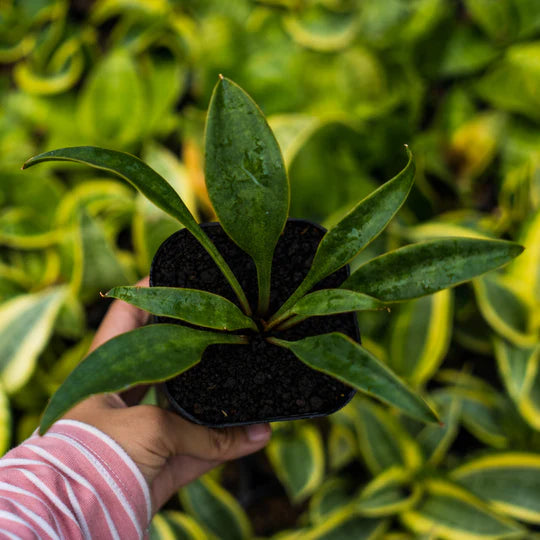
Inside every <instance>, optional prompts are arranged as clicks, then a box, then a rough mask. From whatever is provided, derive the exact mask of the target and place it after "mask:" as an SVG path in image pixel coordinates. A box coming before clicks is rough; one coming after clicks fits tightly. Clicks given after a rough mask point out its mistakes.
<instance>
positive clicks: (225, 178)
mask: <svg viewBox="0 0 540 540" xmlns="http://www.w3.org/2000/svg"><path fill="white" fill-rule="evenodd" d="M205 144H206V149H205V152H206V161H205V175H206V185H207V187H208V194H209V196H210V200H211V201H212V205H213V206H214V210H215V211H216V214H217V215H218V217H219V220H220V222H221V225H222V226H223V228H224V229H225V231H226V232H227V234H228V235H229V236H230V237H231V238H232V239H233V240H234V241H235V242H236V243H237V244H238V245H239V246H240V247H241V248H242V249H243V250H244V251H246V252H247V253H248V254H249V255H251V257H252V258H253V260H254V262H255V265H256V267H257V276H258V283H259V312H260V313H261V314H262V313H265V312H266V310H267V309H268V302H269V296H270V272H271V266H272V257H273V254H274V248H275V246H276V244H277V241H278V239H279V236H280V234H281V232H282V231H283V227H284V226H285V222H286V221H287V215H288V212H289V181H288V179H287V173H286V170H285V165H284V163H283V157H282V155H281V151H280V149H279V146H278V144H277V141H276V139H275V137H274V134H273V133H272V131H271V129H270V127H269V126H268V124H267V122H266V119H265V118H264V116H263V114H262V112H261V110H260V109H259V108H258V107H257V105H256V104H255V102H254V101H253V100H252V99H251V98H250V97H249V96H248V95H247V94H246V93H245V92H244V91H243V90H242V89H241V88H240V87H239V86H237V85H236V84H235V83H233V82H232V81H230V80H229V79H226V78H223V77H222V78H221V79H220V81H218V83H217V85H216V87H215V89H214V93H213V95H212V100H211V102H210V107H209V112H208V119H207V123H206V140H205Z"/></svg>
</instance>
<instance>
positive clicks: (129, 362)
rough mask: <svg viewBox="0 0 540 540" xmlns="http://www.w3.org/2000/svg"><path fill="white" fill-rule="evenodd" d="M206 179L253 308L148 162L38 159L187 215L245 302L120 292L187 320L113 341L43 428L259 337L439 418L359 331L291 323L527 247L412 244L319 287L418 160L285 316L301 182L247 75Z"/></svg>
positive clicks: (213, 145) (214, 138) (389, 186)
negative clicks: (289, 334)
mask: <svg viewBox="0 0 540 540" xmlns="http://www.w3.org/2000/svg"><path fill="white" fill-rule="evenodd" d="M205 144H206V164H205V173H206V184H207V188H208V193H209V196H210V199H211V201H212V204H213V206H214V210H215V212H216V214H217V216H218V217H219V220H220V223H221V226H222V227H223V229H224V230H225V232H226V233H227V235H228V236H229V237H230V238H231V239H232V240H233V241H234V242H235V243H236V244H237V245H238V246H239V247H240V248H241V249H242V250H243V251H244V252H246V253H247V254H248V255H249V256H250V257H251V258H252V260H253V262H254V264H255V267H256V272H257V282H258V303H257V305H250V304H249V302H248V300H247V296H246V293H245V291H244V290H242V287H241V286H240V284H239V282H238V279H237V277H236V276H235V273H234V272H233V270H232V269H231V268H230V267H229V265H228V264H227V262H226V261H225V259H224V257H223V255H222V254H221V253H220V252H219V251H218V249H217V248H216V246H215V245H214V243H212V241H211V240H210V239H209V237H208V236H207V235H206V234H205V232H204V230H203V228H201V227H200V226H199V225H198V224H197V222H196V220H195V219H194V217H193V216H192V214H191V213H190V212H189V210H188V209H187V207H186V205H185V204H184V202H183V201H182V200H181V198H180V197H179V196H178V194H177V193H176V191H175V190H174V189H173V188H172V187H171V186H170V185H169V184H168V183H167V181H166V180H164V179H163V178H162V177H161V176H160V175H158V174H157V173H156V172H155V171H154V170H152V169H151V168H150V167H149V166H147V165H146V164H145V163H143V162H142V161H141V160H139V159H138V158H136V157H134V156H132V155H129V154H126V153H123V152H117V151H113V150H106V149H103V148H96V147H87V146H85V147H74V148H63V149H59V150H53V151H50V152H46V153H43V154H40V155H38V156H35V157H33V158H31V159H29V160H28V161H27V162H26V163H25V164H24V166H23V168H27V167H30V166H32V165H35V164H37V163H41V162H44V161H73V162H79V163H84V164H87V165H90V166H92V167H96V168H98V169H103V170H106V171H108V172H110V173H114V174H116V175H118V176H120V177H122V178H124V179H125V180H126V181H128V182H129V183H130V184H132V185H133V186H134V187H136V188H137V189H138V190H139V191H140V192H141V193H142V194H143V195H145V196H146V197H147V198H148V199H149V200H150V201H152V202H153V203H154V204H155V205H156V206H158V207H159V208H161V209H162V210H163V211H165V212H166V213H168V214H169V215H171V216H173V217H174V218H176V219H177V220H178V221H179V223H180V224H182V225H183V226H184V227H185V228H186V229H187V230H188V231H189V232H190V233H191V234H192V235H193V236H194V237H195V238H196V239H197V240H198V241H199V242H200V244H201V246H202V247H204V249H205V250H206V251H207V252H208V254H209V255H210V256H211V257H212V259H213V260H214V262H215V264H216V265H217V267H218V268H219V269H220V270H221V272H222V273H223V275H224V276H225V278H226V279H227V282H228V283H229V284H230V286H231V288H232V290H233V291H234V293H235V295H236V297H237V302H236V303H233V302H231V301H230V300H227V299H225V298H223V297H221V296H219V295H216V294H213V293H210V292H207V291H202V290H197V289H187V288H172V287H150V288H139V287H128V286H126V287H116V288H114V289H112V290H111V291H109V292H108V293H107V296H109V297H114V298H118V299H121V300H123V301H126V302H129V303H130V304H133V305H135V306H137V307H139V308H142V309H144V310H146V311H148V312H150V313H152V314H154V315H157V316H162V317H169V318H174V319H178V320H180V321H182V322H184V323H189V325H182V324H167V323H160V324H150V325H148V326H145V327H143V328H138V329H136V330H133V331H131V332H127V333H125V334H122V335H120V336H118V337H116V338H113V339H111V340H110V341H108V342H107V343H105V344H104V345H102V346H101V347H99V348H98V349H96V350H95V351H93V352H92V353H91V354H90V355H88V356H87V357H86V359H85V360H83V361H82V362H81V364H79V365H78V366H77V367H76V368H75V369H74V370H73V372H72V373H71V374H70V375H69V376H68V377H67V379H66V380H65V382H64V384H63V385H62V386H61V387H60V388H59V389H58V391H57V392H56V393H55V394H54V395H53V397H52V399H51V401H50V403H49V405H48V407H47V409H46V410H45V413H44V415H43V418H42V420H41V426H40V432H41V433H44V432H45V431H46V430H47V429H48V428H49V427H50V426H51V424H52V423H53V422H54V421H55V420H57V419H58V418H60V417H61V416H62V415H63V414H64V413H65V412H66V411H67V410H68V409H70V408H71V407H72V406H74V405H75V404H76V403H78V402H79V401H81V400H82V399H84V398H85V397H87V396H89V395H92V394H97V393H102V392H116V391H121V390H125V389H127V388H129V387H130V386H133V385H137V384H142V383H154V382H158V381H164V380H168V379H171V378H173V377H175V376H177V375H179V374H181V373H183V372H184V371H186V370H188V369H190V368H191V367H193V366H195V365H196V364H197V363H198V362H199V361H200V359H201V356H202V354H203V352H204V351H205V349H206V348H207V347H208V346H209V345H213V344H224V345H229V346H232V347H245V346H246V345H247V344H249V342H250V340H251V339H253V336H254V335H255V334H257V335H258V336H259V337H260V335H262V337H263V338H264V339H265V340H266V342H267V343H268V344H269V346H273V347H281V348H285V349H288V350H289V351H292V353H294V355H295V356H296V357H297V358H298V359H299V360H300V361H301V362H303V363H304V364H306V365H307V366H309V367H310V368H312V369H314V370H317V371H320V372H323V373H325V374H327V375H330V376H332V377H335V378H337V379H339V380H340V381H342V382H344V383H346V384H347V385H350V386H351V387H353V388H355V389H356V390H359V391H361V392H364V393H367V394H369V395H372V396H374V397H376V398H378V399H380V400H382V401H384V402H386V403H388V404H391V405H393V406H395V407H397V408H398V409H400V410H401V411H403V412H404V413H406V414H407V415H409V416H411V417H413V418H416V419H419V420H422V421H426V422H434V421H437V416H436V414H435V412H434V411H433V410H432V409H431V407H430V406H429V405H428V404H427V403H426V402H425V401H424V400H423V399H422V397H421V396H420V395H419V394H418V393H416V392H414V391H413V390H411V389H410V388H409V387H408V386H407V385H406V384H405V383H404V382H403V381H402V380H401V379H400V378H399V377H397V376H396V375H395V374H394V373H393V372H392V371H391V370H390V369H389V368H388V367H386V366H385V365H384V364H383V363H382V362H380V361H379V360H378V359H377V358H375V357H374V356H373V355H372V354H371V353H370V352H368V351H367V350H366V349H365V348H363V347H362V346H361V345H360V344H359V343H357V342H355V341H354V340H353V339H351V338H350V337H348V336H346V335H344V334H342V333H340V332H331V333H326V334H321V335H315V336H309V337H304V338H301V339H296V340H288V339H283V335H282V332H283V331H285V329H290V328H291V327H293V326H294V325H297V324H298V323H300V322H301V321H304V320H306V319H307V318H310V317H320V316H327V315H334V314H339V313H347V312H355V311H362V310H372V309H382V308H384V307H385V306H387V305H389V304H391V303H393V302H401V301H404V300H409V299H412V298H418V297H421V296H424V295H429V294H432V293H435V292H437V291H440V290H442V289H444V288H447V287H451V286H453V285H457V284H459V283H463V282H464V281H467V280H470V279H472V278H473V277H475V276H478V275H480V274H482V273H485V272H488V271H490V270H492V269H495V268H498V267H500V266H502V265H504V264H506V263H507V262H509V261H510V260H511V259H513V258H514V257H516V256H517V255H519V254H520V253H521V251H522V249H523V248H522V247H521V246H520V245H518V244H515V243H513V242H509V241H502V240H484V239H476V238H457V237H456V238H444V239H441V240H432V241H427V242H421V243H416V244H411V245H408V246H405V247H402V248H400V249H396V250H394V251H391V252H389V253H386V254H384V255H382V256H379V257H377V258H375V259H373V260H370V261H368V262H365V263H364V264H362V265H361V266H360V267H359V268H358V269H357V270H356V271H355V272H353V273H352V274H351V275H350V276H349V277H348V278H347V279H345V281H344V282H343V283H342V284H341V285H340V287H339V288H336V289H323V290H317V291H315V292H310V291H312V289H313V288H314V286H316V284H317V283H319V282H320V281H321V280H323V279H324V278H326V277H327V276H329V275H331V274H332V273H334V272H336V271H337V270H338V269H340V268H342V267H344V266H346V265H347V264H348V263H349V262H350V261H351V260H352V259H353V258H355V257H356V256H357V255H358V254H359V253H360V252H361V251H362V250H363V249H364V248H365V247H366V246H368V245H369V243H370V242H371V241H373V240H374V239H375V238H376V237H377V236H378V235H379V234H380V233H381V232H382V230H383V229H384V228H385V227H386V226H387V225H388V223H389V222H390V221H391V220H392V218H393V217H394V216H395V215H396V213H397V212H398V210H399V209H400V208H401V206H402V205H403V203H404V202H405V200H406V198H407V195H408V194H409V191H410V190H411V187H412V185H413V180H414V174H415V165H414V159H413V156H412V153H411V152H410V150H409V149H408V148H406V152H407V156H408V163H407V164H406V166H405V168H404V169H403V170H402V171H401V172H400V173H399V174H397V176H395V177H394V178H392V179H391V180H389V181H388V182H386V183H385V184H383V185H382V186H381V187H379V188H378V189H377V190H375V191H374V192H373V193H371V194H370V195H369V196H368V197H366V198H365V199H364V200H362V201H360V202H359V203H358V204H357V205H356V206H355V207H354V208H353V209H352V210H351V211H350V212H349V213H348V214H347V215H346V216H345V217H343V219H341V221H339V223H337V225H335V226H334V227H332V228H331V229H330V230H329V231H327V232H326V234H325V235H324V236H323V238H322V240H321V241H320V243H319V245H318V249H317V251H316V254H315V256H314V259H313V261H312V264H311V266H310V268H309V271H308V272H307V276H306V277H305V279H304V280H303V281H302V283H301V284H300V286H299V287H298V288H297V289H296V291H295V292H294V293H293V294H292V295H291V296H290V297H289V298H288V300H286V301H285V302H284V303H283V305H282V306H281V307H280V308H279V309H278V310H277V311H275V312H271V311H270V310H269V304H270V302H269V300H270V283H271V280H270V278H271V274H272V259H273V254H274V250H275V246H276V244H277V242H278V240H279V238H280V235H281V234H282V231H283V229H284V227H285V224H286V222H287V218H288V211H289V182H288V178H287V172H286V169H285V166H284V162H283V158H282V155H281V152H280V149H279V146H278V144H277V141H276V139H275V137H274V135H273V133H272V131H271V129H270V128H269V126H268V124H267V122H266V120H265V118H264V116H263V114H262V112H261V111H260V109H259V108H258V107H257V105H256V104H255V103H254V102H253V100H252V99H251V98H250V97H249V96H248V95H247V94H246V93H245V92H244V91H243V90H242V89H241V88H239V87H238V86H237V85H236V84H235V83H233V82H232V81H230V80H228V79H226V78H223V77H220V80H219V81H218V83H217V85H216V87H215V90H214V93H213V96H212V100H211V103H210V108H209V112H208V118H207V125H206V143H205Z"/></svg>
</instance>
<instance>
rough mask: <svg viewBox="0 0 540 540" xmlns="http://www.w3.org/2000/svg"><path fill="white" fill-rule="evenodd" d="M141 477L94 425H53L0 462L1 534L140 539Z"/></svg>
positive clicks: (145, 501)
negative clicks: (41, 435)
mask: <svg viewBox="0 0 540 540" xmlns="http://www.w3.org/2000/svg"><path fill="white" fill-rule="evenodd" d="M150 518H151V507H150V494H149V489H148V485H147V483H146V481H145V480H144V478H143V476H142V474H141V472H140V471H139V469H138V468H137V466H136V465H135V463H134V462H133V460H132V459H131V458H130V457H129V456H128V455H127V454H126V453H125V452H124V450H122V448H120V446H119V445H118V444H116V443H115V442H114V441H113V440H112V439H110V438H109V437H108V436H106V435H104V434H103V433H102V432H101V431H99V430H97V429H96V428H94V427H92V426H89V425H87V424H83V423H81V422H75V421H71V420H62V421H60V422H57V423H56V424H55V425H54V426H53V427H52V428H51V429H50V430H49V431H48V432H47V434H46V435H44V436H43V437H39V436H37V435H34V436H33V437H31V438H30V439H28V440H27V441H25V442H24V443H23V444H22V445H20V446H18V447H17V448H15V449H13V450H11V451H10V452H9V453H8V454H6V456H4V457H3V458H2V459H0V532H5V535H6V537H7V538H9V537H10V536H9V534H8V533H11V534H12V535H15V536H13V537H19V538H21V537H22V538H62V537H65V538H70V540H71V539H77V538H99V539H106V538H118V539H123V538H126V539H128V538H129V539H133V538H142V537H143V536H144V535H145V533H146V529H147V526H148V523H149V521H150Z"/></svg>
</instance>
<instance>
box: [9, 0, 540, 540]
mask: <svg viewBox="0 0 540 540" xmlns="http://www.w3.org/2000/svg"><path fill="white" fill-rule="evenodd" d="M219 73H223V74H225V75H226V76H228V77H230V78H232V79H233V80H235V81H236V82H238V83H239V84H240V85H241V86H242V87H243V88H245V89H246V90H247V91H248V92H249V93H250V94H251V95H252V96H253V98H254V99H255V100H256V101H257V103H258V104H259V105H260V106H261V107H262V109H263V111H264V112H265V114H266V115H267V116H268V117H269V122H270V124H271V126H272V128H273V129H274V130H275V133H276V135H277V137H278V140H279V142H280V145H281V147H282V150H283V153H284V156H285V160H286V163H287V166H288V169H289V174H290V180H291V189H292V204H291V216H292V217H303V218H309V219H313V220H315V221H318V222H321V223H323V224H326V225H328V224H331V223H333V222H335V220H336V219H338V218H339V217H340V216H341V215H342V214H343V213H344V212H346V211H347V210H348V208H350V206H351V205H353V204H354V203H355V202H356V201H357V200H359V199H360V198H362V197H363V196H365V195H366V194H367V193H369V192H370V191H371V190H373V189H374V188H375V187H377V186H378V185H380V184H381V183H382V182H384V181H385V180H386V179H388V178H390V177H391V176H393V175H394V174H395V173H396V172H397V171H398V170H399V169H400V168H401V167H402V166H403V164H404V153H403V150H402V146H403V144H404V143H407V144H409V146H410V147H411V148H412V150H413V152H414V153H415V156H416V159H417V164H418V172H417V179H416V183H415V188H414V190H413V192H412V194H411V196H410V197H409V200H408V202H407V204H406V207H404V209H402V211H401V212H400V213H399V215H398V216H397V217H396V218H395V219H394V221H393V222H392V224H391V226H390V227H389V228H388V229H387V231H386V232H385V233H384V234H383V235H382V236H380V237H379V238H378V239H377V240H376V241H375V242H374V243H373V244H372V245H371V246H370V247H369V248H368V251H369V256H370V257H371V256H374V255H377V254H378V253H382V252H385V251H387V250H388V249H392V248H396V247H399V246H400V245H402V244H405V243H409V242H414V241H419V240H424V239H427V238H434V237H443V236H453V235H459V236H464V235H468V236H478V237H499V238H507V239H514V240H517V241H519V242H521V243H522V244H523V245H525V246H526V248H527V250H526V251H525V252H524V254H523V255H522V256H520V257H519V258H518V259H517V260H516V261H514V262H513V263H511V264H510V265H509V266H507V267H506V268H504V269H502V270H501V271H498V272H493V273H491V274H490V275H488V276H485V277H482V278H479V279H477V280H475V281H474V282H473V283H469V284H465V285H461V286H458V287H456V288H454V289H452V290H451V291H442V292H440V293H437V294H435V295H433V296H429V297H426V298H422V299H419V300H414V301H410V302H406V303H403V304H401V305H399V306H397V307H395V308H393V309H392V311H391V312H390V313H386V312H376V313H375V314H373V313H370V314H365V313H364V314H362V315H361V316H360V317H359V323H360V328H361V333H362V340H363V343H364V344H365V346H366V347H368V348H369V349H370V350H371V351H372V352H374V353H375V354H376V355H377V356H378V357H379V358H381V359H383V360H385V361H386V362H387V363H388V364H389V365H390V366H391V367H392V368H393V369H394V370H395V371H397V372H398V373H399V374H401V375H402V376H403V377H404V378H405V379H406V380H408V381H409V382H410V383H411V384H412V385H414V386H415V387H417V388H419V389H421V390H423V391H424V393H425V395H426V397H427V398H428V399H430V400H431V401H432V402H433V403H434V404H435V405H436V406H437V408H438V409H439V411H440V412H441V415H442V418H443V421H444V425H442V426H426V425H420V424H417V423H415V422H414V421H411V420H409V419H406V418H403V417H401V416H400V415H399V414H397V413H396V411H395V410H392V409H391V408H388V407H384V406H381V405H376V404H375V403H373V402H369V401H365V400H364V399H362V398H361V397H357V398H355V399H354V400H353V401H352V402H351V403H350V404H349V405H348V406H347V407H346V408H345V409H343V410H342V411H340V412H338V413H336V414H334V415H332V416H331V417H329V419H326V420H317V421H299V422H294V423H284V424H277V425H275V426H274V431H275V434H274V437H273V440H272V443H271V444H270V446H269V447H268V449H267V451H266V453H259V454H258V455H255V456H251V457H248V458H245V459H242V460H239V461H237V462H235V463H233V464H228V465H226V466H224V467H222V468H221V469H219V470H217V471H215V472H213V473H212V474H210V475H207V476H206V477H205V478H203V479H201V480H199V481H196V482H194V483H193V484H191V485H190V486H188V487H186V488H185V489H183V490H182V491H181V493H180V494H179V498H178V499H177V500H173V501H171V502H170V504H169V505H168V506H167V508H166V509H165V510H164V511H162V512H161V513H159V514H158V515H157V516H156V517H155V518H154V521H153V523H152V527H151V535H152V538H182V539H184V538H195V539H203V538H224V539H231V540H233V539H234V540H236V539H247V538H253V537H260V538H262V537H273V538H276V539H277V538H280V539H323V538H324V539H328V540H334V539H342V538H347V539H351V538H354V539H359V540H360V539H371V540H373V539H378V538H381V539H385V540H406V539H407V540H408V539H416V538H418V539H420V538H423V539H435V538H444V539H457V538H463V539H468V538H471V539H477V538H484V539H485V538H535V537H537V536H536V535H537V533H536V532H535V531H540V436H539V430H540V370H539V369H538V363H539V359H540V352H539V350H540V346H539V337H538V336H539V329H540V129H539V127H540V3H539V2H538V1H537V0H461V1H458V0H387V1H385V2H381V1H380V0H259V1H248V0H235V1H234V2H223V1H220V0H183V1H182V0H176V1H175V0H133V1H129V2H128V1H125V0H98V1H96V2H90V1H85V0H74V1H72V2H67V1H63V0H4V1H3V2H1V3H0V208H1V209H0V378H1V382H2V384H1V393H0V426H1V429H0V447H1V451H2V452H5V451H6V450H7V449H8V448H9V447H10V446H12V445H14V444H16V443H17V442H19V441H21V440H22V439H24V438H25V437H27V436H28V435H29V434H30V433H31V432H32V430H33V429H34V428H35V427H36V425H37V422H38V418H39V415H40V413H41V411H42V410H43V408H44V404H45V403H46V400H47V399H48V397H49V396H50V395H51V394H52V393H53V392H54V391H55V389H56V388H57V387H58V385H59V384H60V382H61V381H62V380H63V379H64V377H65V376H66V375H67V374H68V373H69V372H70V370H71V369H72V368H73V366H75V365H76V364H77V363H78V362H79V361H80V360H81V359H82V358H83V357H84V355H85V353H86V351H87V349H88V346H89V343H90V341H91V339H92V334H93V332H94V330H95V329H96V328H97V326H98V324H99V321H100V319H101V317H102V316H103V314H104V311H105V309H106V307H107V301H106V300H104V299H101V298H100V297H99V291H105V290H107V289H108V288H110V287H112V286H115V285H120V284H128V283H133V282H134V281H135V280H136V279H137V278H138V277H140V276H144V275H146V274H147V273H148V270H149V265H150V262H151V259H152V256H153V253H154V251H155V250H156V248H157V246H158V245H159V244H160V243H161V242H162V241H163V240H164V239H165V238H166V237H167V236H168V235H169V234H171V233H172V232H173V231H174V230H175V229H176V228H177V225H176V224H175V223H174V222H172V220H170V219H169V218H168V217H166V216H164V215H163V214H162V213H161V212H160V211H158V210H157V209H156V208H155V207H153V206H152V205H151V204H150V203H148V202H147V201H145V200H143V199H142V198H141V197H139V196H138V195H137V194H136V193H135V192H134V191H133V190H132V189H131V188H130V187H129V186H128V185H127V184H124V183H122V182H121V181H119V180H117V179H113V178H111V177H109V176H107V175H106V174H99V173H96V172H95V171H94V172H92V171H90V170H88V169H87V168H84V167H80V166H76V165H73V164H65V163H64V164H48V165H43V166H42V167H40V168H36V169H32V171H31V172H24V173H23V172H21V171H20V167H21V164H22V163H23V162H24V161H25V160H26V159H27V158H28V157H30V156H31V155H33V154H36V153H38V152H41V151H44V150H48V149H52V148H57V147H62V146H75V145H86V144H95V145H101V146H104V147H107V148H113V149H118V150H124V151H128V152H131V153H134V154H136V155H138V156H141V157H142V158H143V159H144V160H146V161H147V162H148V163H149V164H150V165H151V166H152V167H154V168H155V169H156V170H157V171H158V172H160V173H161V174H162V175H163V176H164V177H165V178H167V179H168V180H169V182H170V183H171V184H172V185H173V186H174V187H175V189H176V190H177V191H178V192H179V193H180V194H181V196H182V198H183V199H184V201H185V202H186V203H187V205H188V206H189V207H190V209H191V210H192V211H193V212H194V213H196V214H197V215H198V216H199V218H200V219H201V220H204V221H208V220H212V219H213V218H214V215H213V212H212V209H211V207H210V204H209V201H208V197H207V195H206V192H205V188H204V178H203V172H202V165H203V164H202V160H203V155H202V139H203V131H204V119H205V111H206V107H207V105H208V102H209V97H210V92H211V89H212V87H213V86H214V84H215V81H216V79H217V76H218V74H219ZM365 256H366V255H365V254H360V255H359V257H358V260H357V261H355V264H360V263H361V262H362V260H363V258H364V257H365ZM149 399H151V398H149ZM538 537H539V538H540V535H539V536H538Z"/></svg>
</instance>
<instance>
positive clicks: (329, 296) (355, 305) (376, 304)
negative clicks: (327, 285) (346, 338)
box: [291, 289, 384, 317]
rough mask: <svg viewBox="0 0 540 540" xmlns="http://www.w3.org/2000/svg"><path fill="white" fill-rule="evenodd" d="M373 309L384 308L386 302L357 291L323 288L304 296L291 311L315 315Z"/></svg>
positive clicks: (307, 315)
mask: <svg viewBox="0 0 540 540" xmlns="http://www.w3.org/2000/svg"><path fill="white" fill-rule="evenodd" d="M371 309H384V304H383V303H382V302H380V301H379V300H377V299H376V298H373V297H372V296H368V295H367V294H362V293H357V292H355V291H347V290H345V289H323V290H321V291H315V292H312V293H310V294H307V295H306V296H304V297H303V298H302V299H301V300H299V301H298V302H297V303H296V304H295V305H294V306H293V307H292V308H291V313H295V314H296V315H302V316H303V317H313V316H318V315H335V314H337V313H347V312H349V311H366V310H371Z"/></svg>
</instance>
